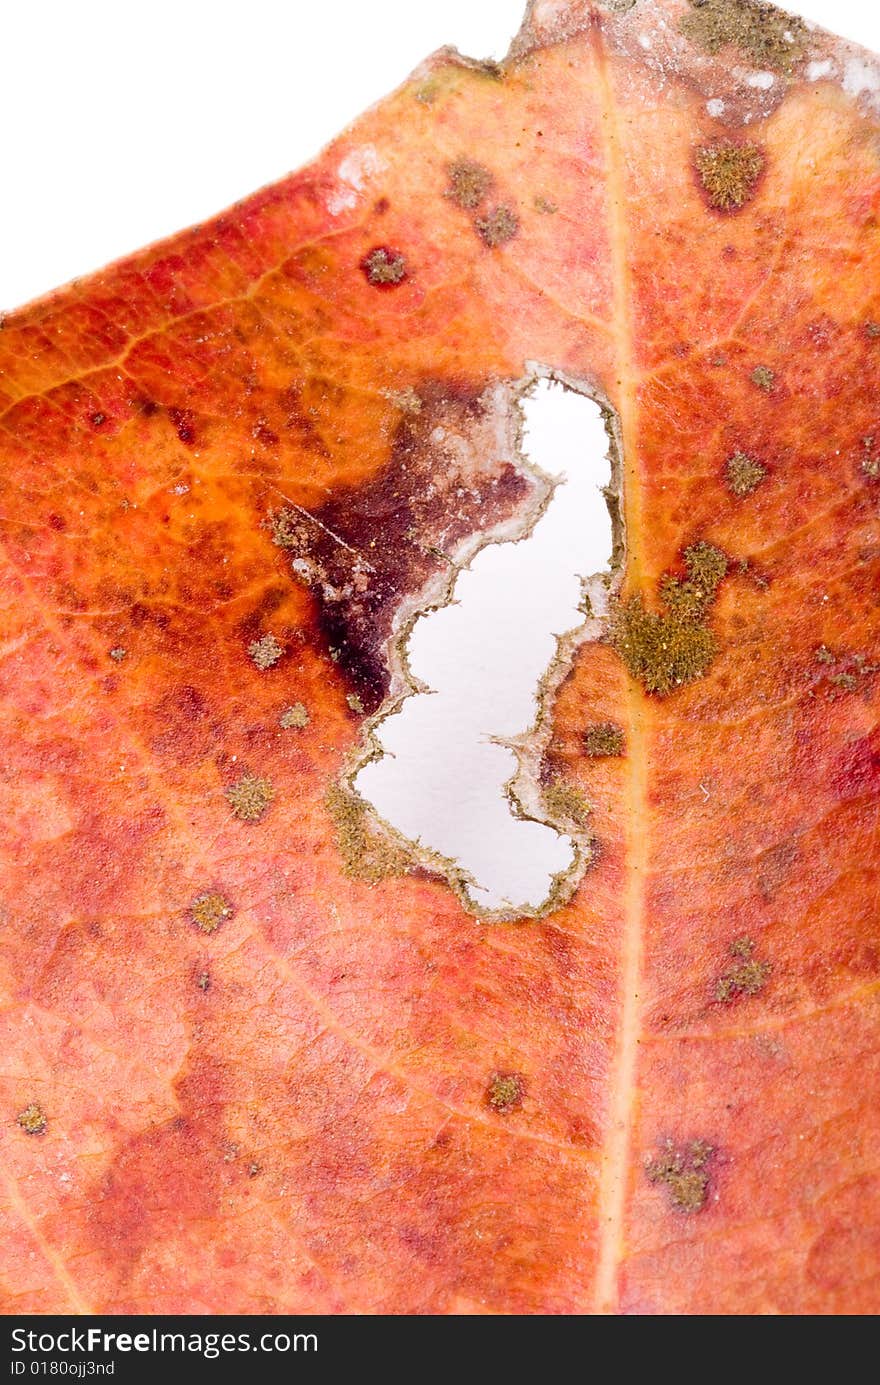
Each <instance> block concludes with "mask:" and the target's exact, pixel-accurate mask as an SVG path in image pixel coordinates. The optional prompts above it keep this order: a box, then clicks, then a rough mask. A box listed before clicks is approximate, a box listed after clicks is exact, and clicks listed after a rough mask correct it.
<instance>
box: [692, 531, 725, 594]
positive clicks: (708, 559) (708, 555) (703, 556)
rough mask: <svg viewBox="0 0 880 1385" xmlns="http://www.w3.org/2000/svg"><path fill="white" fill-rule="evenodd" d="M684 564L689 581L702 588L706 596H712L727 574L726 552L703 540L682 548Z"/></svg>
mask: <svg viewBox="0 0 880 1385" xmlns="http://www.w3.org/2000/svg"><path fill="white" fill-rule="evenodd" d="M684 565H685V567H686V568H687V573H688V577H689V578H690V579H691V582H693V583H696V585H697V586H698V587H700V588H702V593H703V595H704V596H705V597H706V598H709V597H711V596H714V594H715V589H716V587H717V586H718V584H719V582H721V581H723V579H724V577H725V576H726V575H727V566H728V564H727V555H726V553H722V551H721V549H720V548H716V547H715V545H714V544H713V543H706V542H704V541H703V540H701V541H700V542H699V543H695V544H691V546H690V547H689V548H686V549H685V550H684ZM682 590H684V588H683V587H682Z"/></svg>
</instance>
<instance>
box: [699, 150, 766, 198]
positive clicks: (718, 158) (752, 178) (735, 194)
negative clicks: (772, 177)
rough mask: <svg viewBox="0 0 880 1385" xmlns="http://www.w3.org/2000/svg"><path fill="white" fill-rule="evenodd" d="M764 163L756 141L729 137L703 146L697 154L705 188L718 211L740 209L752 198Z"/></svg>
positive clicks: (700, 175) (700, 176)
mask: <svg viewBox="0 0 880 1385" xmlns="http://www.w3.org/2000/svg"><path fill="white" fill-rule="evenodd" d="M764 162H765V160H764V154H763V153H762V151H761V150H760V149H759V148H758V146H757V145H756V144H738V143H736V142H735V141H734V140H729V139H722V140H716V141H714V142H713V143H712V144H704V145H701V146H700V148H699V149H697V151H696V153H695V155H694V163H695V165H696V169H697V173H698V175H699V179H700V183H701V184H702V187H703V191H704V192H705V194H706V197H707V198H708V201H709V205H710V206H711V207H713V208H714V209H715V210H716V211H718V212H738V211H739V210H740V208H741V207H744V206H745V204H746V203H747V202H748V201H750V200H751V198H752V197H753V196H754V192H755V188H756V187H757V184H758V179H759V178H760V176H761V172H762V170H763V168H764Z"/></svg>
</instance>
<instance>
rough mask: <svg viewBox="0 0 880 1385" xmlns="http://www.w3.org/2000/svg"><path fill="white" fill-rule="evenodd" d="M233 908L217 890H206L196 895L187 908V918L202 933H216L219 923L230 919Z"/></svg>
mask: <svg viewBox="0 0 880 1385" xmlns="http://www.w3.org/2000/svg"><path fill="white" fill-rule="evenodd" d="M233 912H234V911H233V908H232V905H231V904H230V902H229V900H228V899H227V898H226V896H225V895H224V894H221V893H220V891H219V890H206V891H205V892H204V894H198V895H196V897H195V899H194V900H193V901H192V903H191V904H190V906H189V916H190V918H191V920H192V922H193V923H194V924H195V926H196V928H199V929H201V931H202V932H203V933H216V932H217V929H218V928H219V927H220V925H221V923H224V922H225V920H226V919H230V918H232V915H233Z"/></svg>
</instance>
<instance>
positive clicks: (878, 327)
mask: <svg viewBox="0 0 880 1385" xmlns="http://www.w3.org/2000/svg"><path fill="white" fill-rule="evenodd" d="M865 336H867V337H871V338H872V339H873V338H876V337H880V322H866V323H865Z"/></svg>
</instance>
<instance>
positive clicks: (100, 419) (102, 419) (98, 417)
mask: <svg viewBox="0 0 880 1385" xmlns="http://www.w3.org/2000/svg"><path fill="white" fill-rule="evenodd" d="M91 422H92V424H93V425H94V427H95V428H100V426H101V424H102V423H106V422H107V415H106V414H102V413H101V412H100V410H99V411H98V413H96V414H92V417H91Z"/></svg>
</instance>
